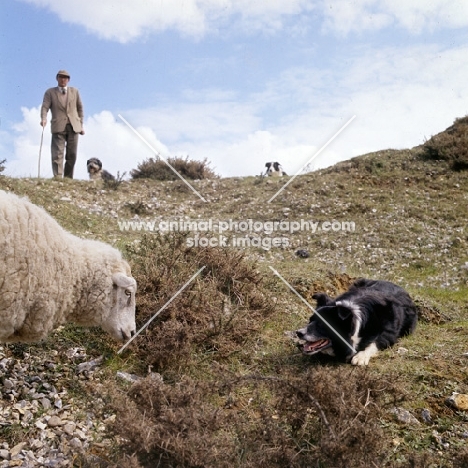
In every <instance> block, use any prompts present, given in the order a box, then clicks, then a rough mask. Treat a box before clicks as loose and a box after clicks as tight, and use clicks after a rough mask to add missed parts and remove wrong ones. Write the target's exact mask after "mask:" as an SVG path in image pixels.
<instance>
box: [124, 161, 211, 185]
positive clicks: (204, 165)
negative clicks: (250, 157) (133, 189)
mask: <svg viewBox="0 0 468 468" xmlns="http://www.w3.org/2000/svg"><path fill="white" fill-rule="evenodd" d="M167 162H168V163H169V164H170V165H171V166H172V168H173V169H175V170H176V171H177V172H178V173H179V174H180V175H181V176H182V177H183V178H184V179H190V180H201V179H213V178H215V177H216V174H215V173H214V172H213V170H212V169H210V168H209V167H208V166H209V163H208V162H207V160H206V159H204V160H203V161H191V160H189V158H188V156H187V157H186V158H185V159H184V158H182V157H177V156H176V157H170V158H167ZM130 175H131V176H132V178H133V179H154V180H179V177H178V176H177V174H175V173H174V171H173V170H172V169H171V167H169V166H168V164H166V162H164V161H163V160H162V159H159V158H157V159H154V158H150V159H147V160H146V161H143V162H142V163H140V164H138V168H137V169H133V170H132V171H131V172H130Z"/></svg>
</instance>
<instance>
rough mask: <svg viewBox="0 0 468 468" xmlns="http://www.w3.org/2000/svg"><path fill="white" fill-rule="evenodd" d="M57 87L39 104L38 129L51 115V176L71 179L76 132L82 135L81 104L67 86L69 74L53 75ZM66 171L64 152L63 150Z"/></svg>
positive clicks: (63, 71)
mask: <svg viewBox="0 0 468 468" xmlns="http://www.w3.org/2000/svg"><path fill="white" fill-rule="evenodd" d="M56 79H57V83H58V86H56V87H54V88H49V89H48V90H47V91H46V92H45V94H44V99H43V101H42V107H41V126H42V127H45V126H46V125H47V112H48V111H49V109H50V111H51V112H52V121H51V131H52V145H51V152H52V171H53V173H54V177H62V176H64V177H69V178H70V179H73V168H74V167H75V162H76V155H77V149H78V133H79V134H81V135H84V133H85V132H84V130H83V117H84V114H83V104H82V103H81V98H80V93H79V92H78V90H77V89H76V88H72V87H69V86H68V82H69V81H70V74H69V73H68V72H67V71H65V70H60V71H59V72H58V73H57V76H56ZM65 147H66V152H65V169H64V166H63V153H64V151H65Z"/></svg>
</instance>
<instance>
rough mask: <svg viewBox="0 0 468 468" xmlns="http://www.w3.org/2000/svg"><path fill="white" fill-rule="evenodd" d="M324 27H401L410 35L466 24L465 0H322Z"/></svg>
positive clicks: (341, 29) (353, 29)
mask: <svg viewBox="0 0 468 468" xmlns="http://www.w3.org/2000/svg"><path fill="white" fill-rule="evenodd" d="M322 12H323V15H324V18H325V21H324V29H325V30H332V31H335V32H338V33H339V34H342V35H347V34H348V33H350V32H362V31H373V30H379V29H383V28H385V27H388V26H400V27H402V28H404V29H406V30H408V31H409V32H411V33H413V34H419V33H421V32H422V31H424V30H428V31H435V30H439V29H443V28H461V27H464V26H468V3H467V2H466V1H465V0H452V1H447V0H411V1H408V0H355V1H353V2H350V1H348V0H324V2H323V3H322Z"/></svg>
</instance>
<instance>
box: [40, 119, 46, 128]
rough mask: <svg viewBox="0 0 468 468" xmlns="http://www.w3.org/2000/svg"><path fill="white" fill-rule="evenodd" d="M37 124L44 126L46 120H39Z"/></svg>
mask: <svg viewBox="0 0 468 468" xmlns="http://www.w3.org/2000/svg"><path fill="white" fill-rule="evenodd" d="M39 125H40V126H41V127H45V126H46V125H47V120H41V122H40V123H39Z"/></svg>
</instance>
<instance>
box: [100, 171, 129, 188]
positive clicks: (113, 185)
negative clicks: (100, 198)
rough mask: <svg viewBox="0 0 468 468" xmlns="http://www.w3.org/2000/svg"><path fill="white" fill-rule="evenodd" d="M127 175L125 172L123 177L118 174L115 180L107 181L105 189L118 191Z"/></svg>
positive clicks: (105, 181)
mask: <svg viewBox="0 0 468 468" xmlns="http://www.w3.org/2000/svg"><path fill="white" fill-rule="evenodd" d="M126 174H127V173H126V172H124V173H123V174H122V175H120V173H119V172H117V175H116V177H115V179H105V180H104V188H105V189H108V190H117V189H118V188H119V187H120V185H121V184H122V182H123V181H124V177H125V175H126Z"/></svg>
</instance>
